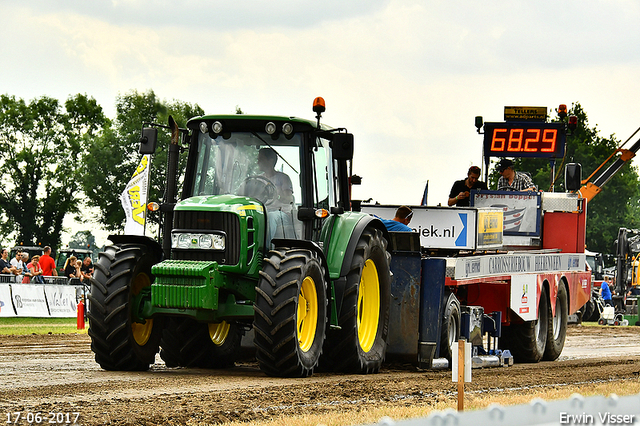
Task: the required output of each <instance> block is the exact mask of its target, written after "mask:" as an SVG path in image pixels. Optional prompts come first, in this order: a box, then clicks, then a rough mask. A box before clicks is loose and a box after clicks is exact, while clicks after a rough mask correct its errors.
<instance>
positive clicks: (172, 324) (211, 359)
mask: <svg viewBox="0 0 640 426" xmlns="http://www.w3.org/2000/svg"><path fill="white" fill-rule="evenodd" d="M243 334H244V329H243V327H242V326H240V325H239V324H236V323H228V322H226V321H222V322H219V323H211V324H206V323H200V322H197V321H195V320H193V319H191V318H177V317H176V318H171V319H170V320H169V322H168V324H167V325H166V327H165V330H164V332H163V333H162V341H161V342H160V345H161V346H162V350H161V351H160V357H161V358H162V359H163V360H164V362H165V364H166V365H167V367H190V368H226V367H232V366H233V365H234V361H235V360H236V359H237V357H238V354H239V351H240V342H241V340H242V335H243Z"/></svg>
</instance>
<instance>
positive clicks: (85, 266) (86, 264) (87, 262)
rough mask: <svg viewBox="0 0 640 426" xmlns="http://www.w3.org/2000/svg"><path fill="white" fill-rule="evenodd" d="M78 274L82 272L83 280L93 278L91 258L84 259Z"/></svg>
mask: <svg viewBox="0 0 640 426" xmlns="http://www.w3.org/2000/svg"><path fill="white" fill-rule="evenodd" d="M80 272H82V277H83V278H91V277H92V276H93V263H91V258H90V257H89V256H87V257H85V258H84V260H83V261H82V266H81V267H80Z"/></svg>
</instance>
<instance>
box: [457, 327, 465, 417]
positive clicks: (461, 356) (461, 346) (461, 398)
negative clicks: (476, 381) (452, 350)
mask: <svg viewBox="0 0 640 426" xmlns="http://www.w3.org/2000/svg"><path fill="white" fill-rule="evenodd" d="M458 411H464V340H463V339H460V340H458Z"/></svg>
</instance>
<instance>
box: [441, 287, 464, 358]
mask: <svg viewBox="0 0 640 426" xmlns="http://www.w3.org/2000/svg"><path fill="white" fill-rule="evenodd" d="M443 311H444V314H443V316H442V327H441V331H440V356H441V357H442V358H447V359H448V360H449V361H451V356H452V354H453V345H457V344H458V339H459V338H460V302H459V301H458V298H456V296H455V295H454V294H453V293H449V297H448V298H447V302H446V305H445V306H444V309H443Z"/></svg>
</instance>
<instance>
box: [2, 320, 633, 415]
mask: <svg viewBox="0 0 640 426" xmlns="http://www.w3.org/2000/svg"><path fill="white" fill-rule="evenodd" d="M89 343H90V342H89V337H88V336H87V335H45V336H0V380H1V381H2V385H1V386H0V416H4V417H0V420H1V421H2V422H3V423H4V422H6V421H7V420H8V419H11V420H15V415H9V416H8V413H14V412H22V416H25V415H27V413H36V412H40V413H42V414H43V416H44V417H43V419H42V423H48V422H49V420H50V419H51V418H53V419H54V420H55V419H56V418H55V417H51V416H52V415H50V414H49V413H50V412H53V413H54V414H53V416H56V414H57V413H61V414H57V421H58V422H60V420H61V419H62V420H63V423H64V422H65V421H66V419H67V418H66V417H65V415H66V413H73V412H78V413H80V414H79V418H78V423H79V424H85V425H93V424H115V425H127V424H131V425H133V424H137V425H139V424H149V425H156V424H168V425H173V424H175V425H184V424H189V425H200V424H202V425H205V424H217V423H223V422H226V421H231V420H240V421H246V422H252V423H253V422H259V421H262V420H268V419H271V418H274V417H277V416H281V415H296V414H301V413H310V412H315V413H323V412H330V411H331V412H336V410H337V411H344V412H346V411H350V410H366V409H367V407H369V408H371V407H376V408H380V407H383V408H384V407H392V406H398V405H422V406H425V407H429V406H433V405H434V404H435V403H436V402H437V401H442V400H446V399H452V398H454V397H455V390H456V386H455V384H453V383H452V382H451V372H449V371H416V370H415V369H414V368H412V367H411V366H387V367H385V368H384V369H383V370H382V371H381V373H380V374H377V375H369V376H361V375H336V374H316V375H314V376H313V377H310V378H307V379H274V378H269V377H266V376H265V375H264V374H263V373H262V372H261V371H260V370H259V369H258V367H257V364H254V363H246V364H242V365H238V366H237V367H235V368H232V369H229V370H195V369H192V370H189V369H169V368H166V367H165V366H164V364H162V363H161V362H158V363H156V364H155V365H154V366H152V368H151V370H150V371H148V372H143V373H117V372H108V371H104V370H102V369H100V367H99V366H98V365H97V364H96V363H95V362H94V360H93V354H92V353H91V351H90V347H89ZM604 354H606V356H608V358H607V359H603V355H604ZM158 360H159V357H158ZM639 375H640V328H638V327H624V328H623V327H575V326H573V327H570V330H569V335H568V337H567V343H566V345H565V350H564V351H563V353H562V355H561V357H560V359H559V360H558V361H555V362H543V363H540V364H517V365H514V366H512V367H509V368H492V369H484V370H474V373H473V383H471V384H469V385H467V387H466V390H467V392H469V394H471V395H473V393H474V391H475V392H482V391H487V390H494V391H495V390H501V392H500V393H501V394H504V393H505V392H507V393H508V392H512V393H515V394H517V393H522V392H525V391H526V390H527V389H529V388H532V387H535V388H540V387H542V388H544V387H548V388H549V389H551V388H554V387H558V386H562V385H567V384H568V385H574V384H584V383H588V382H592V381H593V382H597V381H614V382H615V381H625V382H628V381H632V382H635V383H637V384H638V392H640V381H639V377H640V376H639ZM32 415H33V414H32ZM73 419H74V416H73V415H72V416H71V420H73ZM32 420H33V419H32ZM20 424H28V423H27V422H26V419H24V420H23V421H21V422H20Z"/></svg>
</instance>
